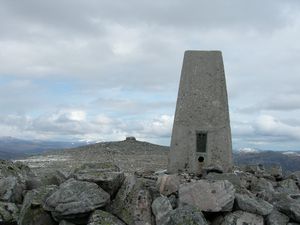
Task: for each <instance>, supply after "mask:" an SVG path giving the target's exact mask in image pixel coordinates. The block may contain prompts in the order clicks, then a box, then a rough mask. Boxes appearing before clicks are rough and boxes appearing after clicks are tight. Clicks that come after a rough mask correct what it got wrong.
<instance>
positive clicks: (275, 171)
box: [267, 164, 283, 180]
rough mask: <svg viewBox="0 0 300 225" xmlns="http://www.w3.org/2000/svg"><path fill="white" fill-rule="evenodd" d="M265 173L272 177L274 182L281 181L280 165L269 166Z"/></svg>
mask: <svg viewBox="0 0 300 225" xmlns="http://www.w3.org/2000/svg"><path fill="white" fill-rule="evenodd" d="M267 171H268V172H269V173H270V174H271V176H274V177H275V179H276V180H281V179H282V178H283V174H282V167H281V166H280V164H275V165H271V166H270V167H269V168H267Z"/></svg>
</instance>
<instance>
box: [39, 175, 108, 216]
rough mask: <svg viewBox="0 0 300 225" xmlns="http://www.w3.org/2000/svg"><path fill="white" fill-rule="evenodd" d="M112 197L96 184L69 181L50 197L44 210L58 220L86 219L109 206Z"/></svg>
mask: <svg viewBox="0 0 300 225" xmlns="http://www.w3.org/2000/svg"><path fill="white" fill-rule="evenodd" d="M109 201H110V195H109V194H108V193H107V192H105V191H104V190H103V189H101V188H100V187H99V186H98V185H97V184H95V183H89V182H85V181H76V180H74V179H70V180H67V181H66V182H65V183H63V184H61V185H60V186H59V189H58V190H57V191H55V192H54V193H53V194H52V195H51V196H49V197H48V198H47V200H46V202H45V204H44V209H45V210H47V211H50V212H51V213H52V216H53V217H54V218H55V219H56V220H57V221H59V220H63V219H66V220H69V219H70V220H71V219H74V218H77V217H84V216H86V214H88V213H90V212H91V211H93V210H95V209H97V208H100V207H103V206H105V205H107V204H108V203H109Z"/></svg>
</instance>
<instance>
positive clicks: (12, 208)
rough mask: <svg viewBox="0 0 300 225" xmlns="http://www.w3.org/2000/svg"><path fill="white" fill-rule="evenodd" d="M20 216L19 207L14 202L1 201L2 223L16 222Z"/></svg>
mask: <svg viewBox="0 0 300 225" xmlns="http://www.w3.org/2000/svg"><path fill="white" fill-rule="evenodd" d="M18 216H19V209H18V207H17V206H16V205H15V204H14V203H9V202H0V224H14V223H16V222H17V220H18Z"/></svg>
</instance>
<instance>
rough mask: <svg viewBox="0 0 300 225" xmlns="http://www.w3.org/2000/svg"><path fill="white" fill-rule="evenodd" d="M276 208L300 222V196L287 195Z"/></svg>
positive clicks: (277, 203) (276, 204)
mask: <svg viewBox="0 0 300 225" xmlns="http://www.w3.org/2000/svg"><path fill="white" fill-rule="evenodd" d="M275 206H276V208H277V209H278V210H279V211H280V212H282V213H284V214H285V215H287V216H289V217H290V218H291V219H292V220H294V221H296V222H300V195H299V194H298V195H286V196H283V197H281V199H280V200H279V201H278V202H276V203H275Z"/></svg>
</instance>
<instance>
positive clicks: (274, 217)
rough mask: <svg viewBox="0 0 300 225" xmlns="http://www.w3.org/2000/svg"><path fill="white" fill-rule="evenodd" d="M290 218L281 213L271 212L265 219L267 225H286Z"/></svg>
mask: <svg viewBox="0 0 300 225" xmlns="http://www.w3.org/2000/svg"><path fill="white" fill-rule="evenodd" d="M289 220H290V218H289V217H288V216H286V215H284V214H283V213H280V212H278V211H277V210H273V211H272V213H271V214H270V215H268V216H267V218H266V223H267V225H286V224H287V223H288V222H289Z"/></svg>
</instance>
